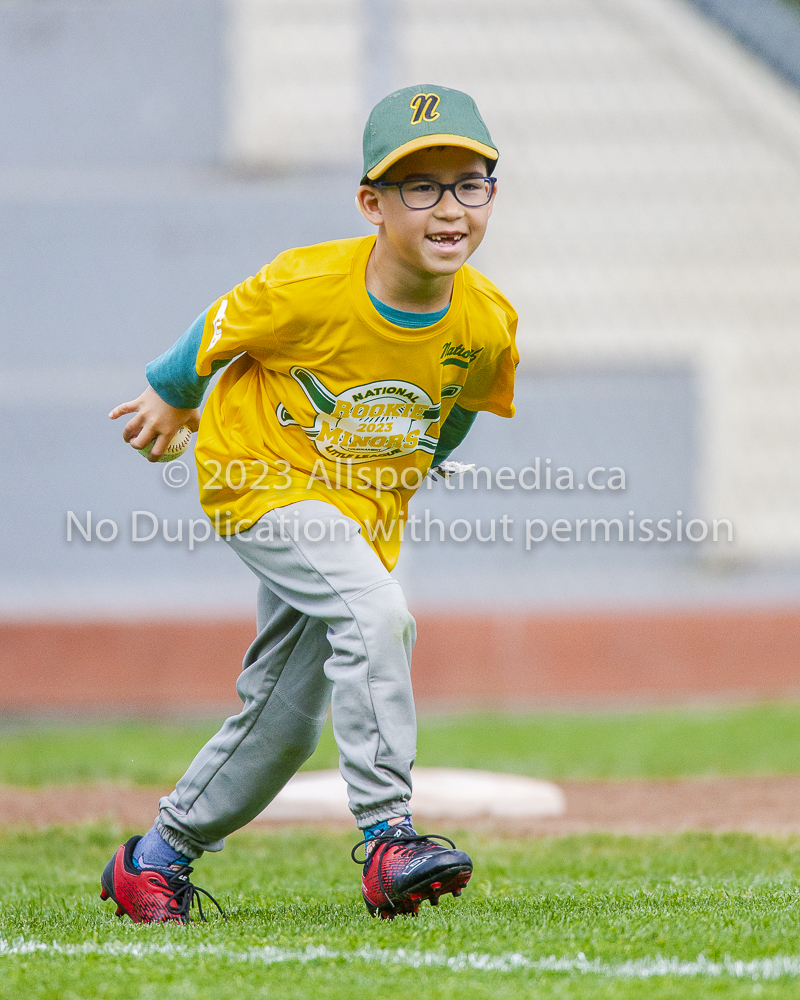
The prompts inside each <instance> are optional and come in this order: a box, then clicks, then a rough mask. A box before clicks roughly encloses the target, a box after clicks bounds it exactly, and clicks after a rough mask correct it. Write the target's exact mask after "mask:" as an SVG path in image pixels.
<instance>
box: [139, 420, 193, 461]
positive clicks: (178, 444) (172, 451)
mask: <svg viewBox="0 0 800 1000" xmlns="http://www.w3.org/2000/svg"><path fill="white" fill-rule="evenodd" d="M191 439H192V432H191V431H190V430H189V428H188V427H187V426H186V425H185V424H182V425H181V426H180V427H179V428H178V430H177V431H176V432H175V436H174V437H173V438H172V440H171V441H170V443H169V444H168V445H167V448H166V451H165V452H164V454H163V455H162V456H161V458H159V459H158V461H159V462H171V461H173V459H176V458H178V457H180V456H181V455H182V454H183V453H184V452H185V451H186V449H187V448H188V447H189V442H190V441H191ZM155 443H156V442H155V441H151V442H150V443H149V444H146V445H145V446H144V448H140V449H139V454H140V455H144V457H145V458H147V456H148V455H149V454H150V450H151V448H152V447H153V445H154V444H155Z"/></svg>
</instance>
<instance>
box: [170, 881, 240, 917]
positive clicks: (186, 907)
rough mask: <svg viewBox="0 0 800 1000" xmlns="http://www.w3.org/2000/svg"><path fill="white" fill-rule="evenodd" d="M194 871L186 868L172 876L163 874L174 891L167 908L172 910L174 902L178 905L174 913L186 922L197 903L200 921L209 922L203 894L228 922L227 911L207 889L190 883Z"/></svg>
mask: <svg viewBox="0 0 800 1000" xmlns="http://www.w3.org/2000/svg"><path fill="white" fill-rule="evenodd" d="M192 871H193V869H192V868H186V869H185V870H184V871H183V872H175V873H174V874H172V875H166V874H165V873H162V874H164V876H165V878H166V880H167V884H168V885H169V887H170V888H171V889H172V890H173V891H172V893H171V895H170V896H169V897H168V899H167V907H168V908H169V909H172V907H170V903H172V901H173V900H174V901H175V903H176V907H175V911H174V912H175V913H176V914H177V915H178V916H179V917H181V918H182V919H183V920H186V919H187V918H188V917H189V914H190V913H191V909H192V906H193V905H194V903H195V902H196V903H197V912H198V913H199V914H200V919H201V920H203V921H205V922H207V921H206V916H205V914H204V913H203V904H202V903H201V901H200V894H201V893H202V894H203V895H204V896H207V897H208V898H209V899H210V900H211V902H212V903H213V904H214V906H216V908H217V909H218V910H219V912H220V915H221V916H222V919H223V920H227V919H228V918H227V917H226V915H225V911H224V910H223V909H222V907H221V906H220V905H219V903H218V902H217V901H216V899H214V897H213V896H212V895H211V893H210V892H206V890H205V889H201V888H200V886H198V885H193V884H192V882H190V881H189V876H190V875H191V874H192ZM176 883H177V884H176Z"/></svg>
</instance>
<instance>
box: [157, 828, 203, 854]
mask: <svg viewBox="0 0 800 1000" xmlns="http://www.w3.org/2000/svg"><path fill="white" fill-rule="evenodd" d="M156 830H158V832H159V834H160V836H161V838H162V839H163V840H166V842H167V843H168V844H169V846H170V847H171V848H172V849H173V850H174V851H179V852H180V853H181V854H183V855H184V856H185V857H187V858H189V860H190V861H195V860H196V859H197V858H199V857H201V856H202V854H203V853H204V852H203V850H202V849H198V847H197V846H196V845H195V844H190V843H189V841H188V840H184V839H183V838H182V837H181V836H180V835H179V834H177V833H176V832H175V831H174V830H170V828H169V827H167V826H164V824H163V823H162V822H161V820H156Z"/></svg>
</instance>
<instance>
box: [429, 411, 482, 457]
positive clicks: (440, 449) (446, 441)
mask: <svg viewBox="0 0 800 1000" xmlns="http://www.w3.org/2000/svg"><path fill="white" fill-rule="evenodd" d="M477 416H478V414H477V413H475V412H474V411H472V410H465V409H464V408H463V407H461V406H459V405H458V403H455V404H454V405H453V409H452V410H451V411H450V413H449V414H448V415H447V419H446V420H445V422H444V423H443V424H442V429H441V431H440V432H439V443H438V444H437V445H436V451H435V452H434V453H433V461H432V462H431V465H440V464H441V463H442V462H444V461H445V460H446V459H448V458H449V457H450V455H451V453H452V452H454V451H455V450H456V448H457V447H458V446H459V445H460V444H461V442H462V441H463V440H464V438H465V437H466V436H467V434H468V433H469V429H470V427H472V425H473V424H474V423H475V418H476V417H477Z"/></svg>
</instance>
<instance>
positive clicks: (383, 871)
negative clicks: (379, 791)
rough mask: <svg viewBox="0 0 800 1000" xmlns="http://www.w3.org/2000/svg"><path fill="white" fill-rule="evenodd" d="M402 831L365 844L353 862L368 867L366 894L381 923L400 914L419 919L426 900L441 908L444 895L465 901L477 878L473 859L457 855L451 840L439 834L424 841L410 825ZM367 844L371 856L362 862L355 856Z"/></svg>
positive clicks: (363, 887) (363, 877)
mask: <svg viewBox="0 0 800 1000" xmlns="http://www.w3.org/2000/svg"><path fill="white" fill-rule="evenodd" d="M400 829H401V827H393V828H390V829H389V830H387V831H386V832H385V833H384V834H380V835H379V836H377V837H375V838H373V839H372V840H369V841H366V840H362V841H361V842H360V843H358V844H356V846H355V847H354V848H353V850H352V851H351V852H350V856H351V857H352V859H353V861H355V862H356V864H363V866H364V869H363V872H362V874H361V891H362V893H363V896H364V902H365V903H366V904H367V909H368V910H369V912H370V914H371V915H372V916H373V917H374V916H377V915H378V914H380V916H381V919H382V920H387V919H388V920H392V919H393V918H394V917H396V916H397V914H398V913H410V914H412V915H413V916H416V914H417V911H418V910H419V905H420V903H421V902H422V900H423V899H427V900H430V904H431V906H437V905H438V903H439V897H440V896H445V895H447V893H452V894H453V895H454V896H460V895H461V893H462V891H463V889H464V886H465V885H466V884H467V882H469V880H470V877H471V875H472V861H471V860H470V857H469V855H468V854H465V853H464V852H463V851H458V850H456V845H455V844H454V843H453V841H452V840H448V839H447V837H440V836H439V835H438V834H431V835H430V836H421V835H420V834H418V833H415V832H414V830H413V828H410V827H409V826H408V825H406V824H403V825H402V831H403V832H395V831H399V830H400ZM409 830H410V832H409ZM436 840H443V841H445V842H446V843H447V844H449V845H450V847H449V848H448V847H444V846H443V845H442V844H437V843H434V841H436ZM362 844H364V845H365V851H366V852H367V853H366V857H365V858H364V861H359V860H358V858H356V851H357V850H358V848H359V847H361V845H362Z"/></svg>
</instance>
